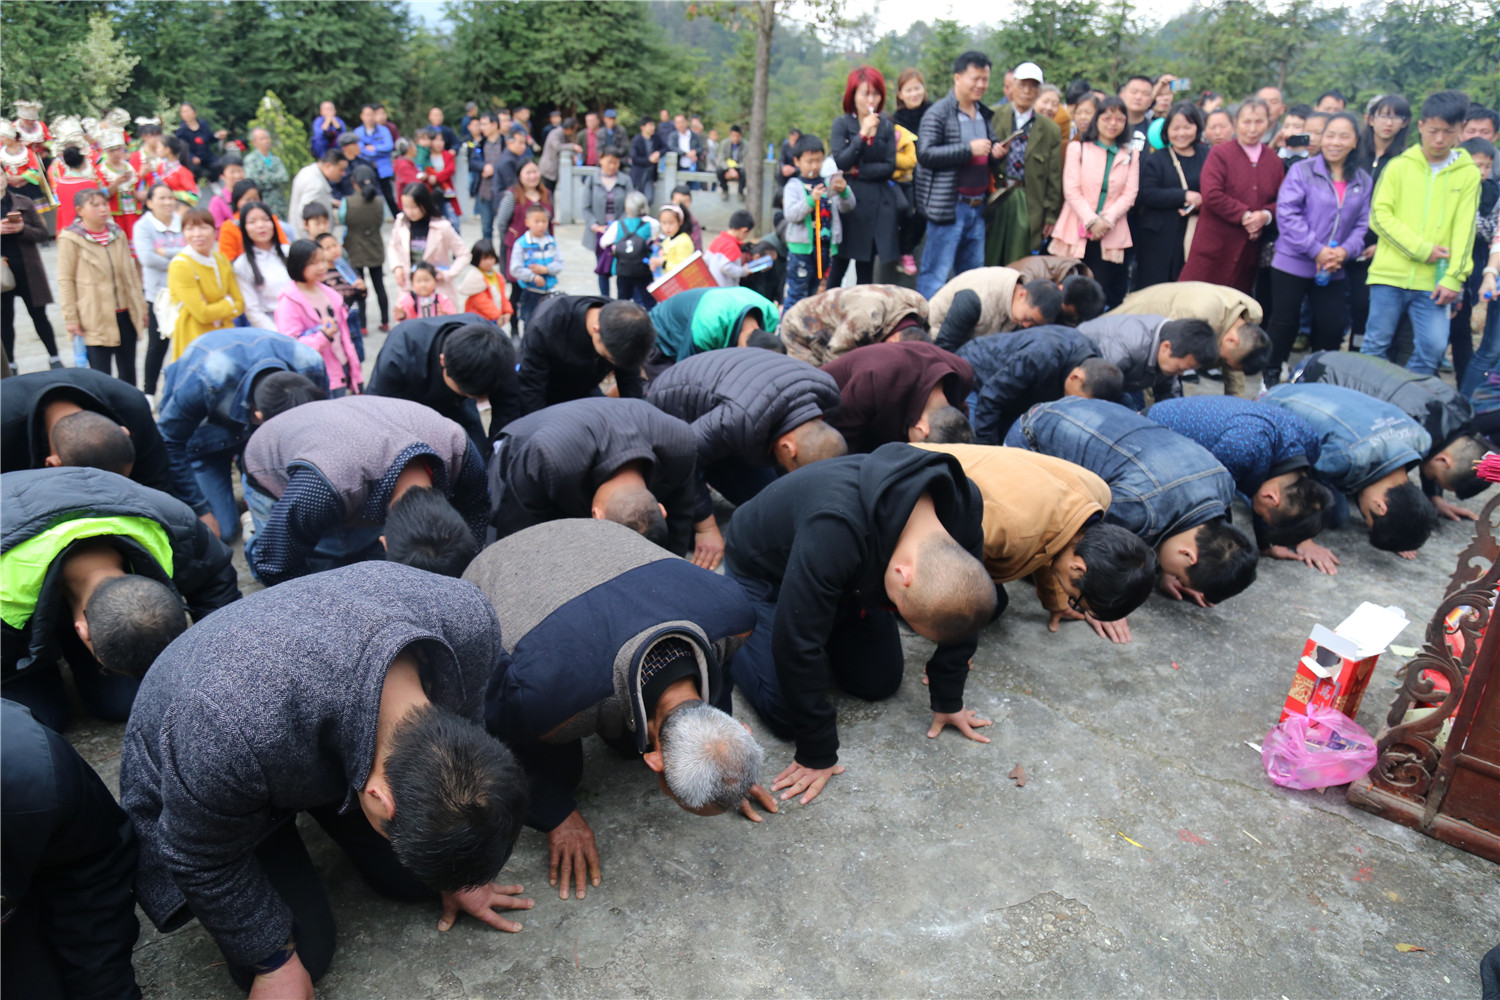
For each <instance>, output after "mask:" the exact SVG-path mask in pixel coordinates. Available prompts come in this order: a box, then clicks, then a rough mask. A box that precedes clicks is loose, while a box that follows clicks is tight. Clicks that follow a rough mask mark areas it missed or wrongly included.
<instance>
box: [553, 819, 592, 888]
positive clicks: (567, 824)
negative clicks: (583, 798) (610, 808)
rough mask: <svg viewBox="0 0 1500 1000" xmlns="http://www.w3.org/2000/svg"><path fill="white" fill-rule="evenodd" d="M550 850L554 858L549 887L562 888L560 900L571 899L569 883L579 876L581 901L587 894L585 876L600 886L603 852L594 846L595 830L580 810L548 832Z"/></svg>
mask: <svg viewBox="0 0 1500 1000" xmlns="http://www.w3.org/2000/svg"><path fill="white" fill-rule="evenodd" d="M547 849H548V850H549V851H550V852H551V855H552V857H551V860H550V861H548V863H547V884H548V885H555V886H557V887H558V892H557V897H558V898H559V899H567V898H568V882H569V881H571V880H572V879H573V878H574V877H575V876H576V878H577V880H578V898H579V899H583V898H584V896H585V895H587V891H586V889H585V887H584V877H585V876H588V878H589V880H590V881H592V882H593V883H594V885H595V886H596V887H597V886H598V885H599V876H600V869H599V849H598V847H596V846H595V844H594V831H593V830H592V829H590V827H589V825H588V823H587V822H586V821H585V820H584V818H583V814H582V813H580V812H579V811H578V810H577V809H574V810H573V811H572V812H570V813H568V817H567V819H565V820H563V821H562V822H561V823H559V824H557V825H556V826H555V827H553V828H552V829H551V830H550V831H548V833H547Z"/></svg>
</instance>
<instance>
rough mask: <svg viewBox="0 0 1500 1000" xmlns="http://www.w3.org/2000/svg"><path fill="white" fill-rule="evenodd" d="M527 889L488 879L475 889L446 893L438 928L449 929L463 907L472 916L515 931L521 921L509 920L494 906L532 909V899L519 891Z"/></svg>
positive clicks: (500, 927)
mask: <svg viewBox="0 0 1500 1000" xmlns="http://www.w3.org/2000/svg"><path fill="white" fill-rule="evenodd" d="M522 891H524V890H523V888H522V887H521V886H519V885H496V884H495V883H494V882H486V883H485V884H484V885H481V886H479V887H478V888H476V889H464V890H462V891H460V892H445V893H443V915H442V917H441V918H439V919H438V930H440V931H446V930H447V929H448V928H450V927H452V926H453V921H455V920H457V919H458V911H459V910H462V911H464V912H465V913H467V914H468V915H469V916H471V917H474V918H476V919H478V920H482V921H484V922H485V923H487V924H489V925H490V926H491V927H494V928H496V929H497V930H502V931H510V932H511V933H512V934H514V933H515V932H516V931H519V930H520V929H521V925H520V924H518V923H516V922H515V921H514V920H506V919H505V918H504V917H502V916H500V914H498V913H496V912H495V907H497V906H498V907H499V908H500V909H502V910H529V909H531V907H532V902H531V900H529V899H521V898H519V897H518V896H517V895H516V893H518V892H522Z"/></svg>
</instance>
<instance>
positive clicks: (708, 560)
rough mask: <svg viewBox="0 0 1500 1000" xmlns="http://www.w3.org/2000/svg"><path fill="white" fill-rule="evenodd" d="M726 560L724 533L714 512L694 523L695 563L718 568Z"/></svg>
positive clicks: (703, 566) (709, 567) (695, 564)
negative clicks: (715, 519)
mask: <svg viewBox="0 0 1500 1000" xmlns="http://www.w3.org/2000/svg"><path fill="white" fill-rule="evenodd" d="M723 561H724V535H723V534H722V533H721V532H720V531H719V525H718V524H717V523H716V522H715V521H714V516H713V515H712V514H710V515H708V517H705V518H704V519H703V520H701V521H699V522H698V523H697V524H695V525H693V565H694V566H700V567H702V568H703V569H709V570H712V569H718V568H719V563H721V562H723Z"/></svg>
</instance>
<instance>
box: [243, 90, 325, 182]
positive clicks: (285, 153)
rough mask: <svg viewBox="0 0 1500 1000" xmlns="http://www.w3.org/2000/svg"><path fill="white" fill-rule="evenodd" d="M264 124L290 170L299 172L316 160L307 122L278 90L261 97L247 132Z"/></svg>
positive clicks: (272, 146) (274, 145)
mask: <svg viewBox="0 0 1500 1000" xmlns="http://www.w3.org/2000/svg"><path fill="white" fill-rule="evenodd" d="M257 128H263V129H265V130H266V131H267V132H269V133H270V134H271V148H272V149H273V150H274V151H275V152H276V155H278V156H280V157H281V162H282V163H285V164H286V169H287V173H289V174H291V175H293V176H296V173H297V171H299V170H301V169H302V168H303V167H305V166H307V165H308V164H309V163H311V162H312V160H313V155H312V146H311V145H310V144H309V133H308V130H307V126H306V125H304V124H303V123H302V121H301V120H300V119H298V118H297V117H296V116H294V115H293V114H292V113H291V112H289V111H287V109H286V105H285V104H283V103H281V98H279V97H277V96H276V93H275V91H271V90H268V91H266V96H264V97H262V98H261V99H260V105H259V106H258V107H257V108H256V112H255V117H254V118H252V119H250V121H249V122H248V123H247V124H246V126H245V132H246V134H249V132H250V131H251V130H252V129H257Z"/></svg>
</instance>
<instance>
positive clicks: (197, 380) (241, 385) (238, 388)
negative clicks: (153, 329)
mask: <svg viewBox="0 0 1500 1000" xmlns="http://www.w3.org/2000/svg"><path fill="white" fill-rule="evenodd" d="M268 370H277V371H294V372H298V373H300V374H302V375H306V376H307V377H308V378H309V379H311V380H312V382H313V384H314V385H316V386H318V387H319V388H321V389H322V390H323V391H324V392H327V391H328V374H327V372H326V371H324V368H323V358H322V356H321V355H320V354H318V352H317V351H315V350H313V349H312V348H311V347H307V346H305V345H304V344H302V343H301V342H300V341H296V340H293V339H292V338H291V337H288V336H286V335H285V334H281V333H277V332H276V331H274V330H260V329H257V328H255V327H234V328H232V329H228V330H214V331H211V332H209V333H205V334H204V335H203V336H201V337H199V338H198V339H197V340H194V341H193V342H192V343H191V344H189V345H188V347H187V350H185V351H183V352H182V357H180V358H178V359H177V360H176V361H174V362H173V363H172V364H171V365H169V366H168V367H167V370H166V372H165V373H164V376H163V378H164V381H163V382H162V390H161V405H160V407H159V408H158V410H157V418H156V424H157V427H158V428H160V430H161V436H162V440H163V441H165V442H166V445H167V457H168V459H169V460H170V461H171V463H172V472H173V475H175V476H176V477H177V478H178V481H180V482H182V483H185V484H187V483H191V484H192V485H193V489H194V491H195V492H200V493H201V491H198V488H197V482H198V481H197V479H196V478H195V477H194V476H193V474H192V469H191V467H190V463H191V461H192V460H193V459H194V458H197V457H198V456H200V455H210V454H213V453H215V452H221V451H231V450H232V451H235V452H238V451H239V450H240V449H241V448H243V447H245V442H246V441H248V440H249V439H250V432H251V430H252V428H251V426H250V421H251V419H252V418H253V416H254V407H253V406H252V405H251V399H250V387H251V386H252V385H254V383H255V377H256V376H257V375H259V374H260V373H261V372H264V371H268ZM184 499H186V500H187V503H188V505H189V506H192V505H193V504H194V503H195V502H202V503H207V500H206V498H204V497H203V496H201V495H200V496H198V497H196V498H194V499H187V498H184ZM194 509H197V508H196V507H194Z"/></svg>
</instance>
